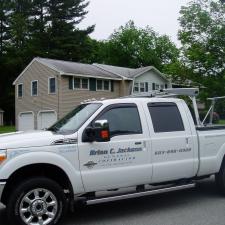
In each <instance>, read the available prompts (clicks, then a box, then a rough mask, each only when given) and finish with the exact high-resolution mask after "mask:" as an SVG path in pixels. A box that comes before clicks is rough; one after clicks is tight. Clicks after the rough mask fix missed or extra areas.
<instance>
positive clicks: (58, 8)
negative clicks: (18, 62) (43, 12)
mask: <svg viewBox="0 0 225 225" xmlns="http://www.w3.org/2000/svg"><path fill="white" fill-rule="evenodd" d="M88 4H89V3H88V2H85V0H48V1H47V13H48V16H47V22H48V24H50V26H49V27H48V30H47V32H48V35H49V38H48V40H49V42H48V51H49V52H48V54H49V56H50V57H53V58H60V59H62V58H63V59H67V60H75V61H81V60H82V58H83V54H85V52H84V50H83V47H84V45H85V41H86V38H87V36H88V35H89V34H90V33H91V32H93V30H94V26H90V27H88V28H87V29H86V30H79V29H78V28H77V27H76V26H77V24H79V23H80V22H81V21H82V20H83V18H84V16H85V15H86V14H87V11H86V10H85V9H86V7H87V6H88Z"/></svg>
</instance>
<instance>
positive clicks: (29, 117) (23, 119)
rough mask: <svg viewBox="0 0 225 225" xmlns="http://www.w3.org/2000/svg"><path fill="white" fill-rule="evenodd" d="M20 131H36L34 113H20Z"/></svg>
mask: <svg viewBox="0 0 225 225" xmlns="http://www.w3.org/2000/svg"><path fill="white" fill-rule="evenodd" d="M18 129H19V131H26V130H34V114H33V113H32V112H24V113H20V115H19V118H18Z"/></svg>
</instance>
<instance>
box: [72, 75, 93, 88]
mask: <svg viewBox="0 0 225 225" xmlns="http://www.w3.org/2000/svg"><path fill="white" fill-rule="evenodd" d="M74 79H80V88H75V87H74ZM82 79H86V80H87V81H88V87H87V88H82ZM73 90H83V91H89V90H90V79H89V78H86V77H73Z"/></svg>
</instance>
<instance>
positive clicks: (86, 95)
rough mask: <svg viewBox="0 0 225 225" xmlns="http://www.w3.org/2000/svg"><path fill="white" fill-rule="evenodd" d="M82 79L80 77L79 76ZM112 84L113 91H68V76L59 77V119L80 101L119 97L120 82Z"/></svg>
mask: <svg viewBox="0 0 225 225" xmlns="http://www.w3.org/2000/svg"><path fill="white" fill-rule="evenodd" d="M81 77H82V76H81ZM113 82H114V91H113V92H111V91H89V90H70V89H69V76H62V77H61V86H60V97H59V99H60V100H59V102H60V104H59V105H60V109H59V117H60V118H61V117H63V116H64V115H65V114H67V113H68V112H69V111H71V110H72V109H74V107H76V106H77V105H79V104H80V103H81V102H82V101H84V100H87V99H92V98H95V99H100V98H107V99H109V98H117V97H119V96H120V82H121V81H113Z"/></svg>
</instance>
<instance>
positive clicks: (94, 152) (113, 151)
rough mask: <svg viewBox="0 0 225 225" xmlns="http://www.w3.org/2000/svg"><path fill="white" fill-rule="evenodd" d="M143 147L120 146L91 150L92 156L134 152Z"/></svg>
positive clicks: (141, 149)
mask: <svg viewBox="0 0 225 225" xmlns="http://www.w3.org/2000/svg"><path fill="white" fill-rule="evenodd" d="M141 151H143V148H130V147H128V148H119V149H118V150H116V149H114V148H111V149H110V150H91V151H90V156H94V155H108V154H122V153H132V152H141Z"/></svg>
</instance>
